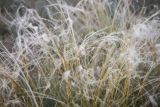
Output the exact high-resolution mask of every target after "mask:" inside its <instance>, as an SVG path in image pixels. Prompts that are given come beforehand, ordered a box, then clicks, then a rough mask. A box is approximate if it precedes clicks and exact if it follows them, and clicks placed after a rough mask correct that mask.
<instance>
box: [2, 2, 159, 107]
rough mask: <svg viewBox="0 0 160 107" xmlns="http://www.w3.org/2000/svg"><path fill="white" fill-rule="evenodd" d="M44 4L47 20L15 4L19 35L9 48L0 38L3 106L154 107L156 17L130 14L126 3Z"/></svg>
mask: <svg viewBox="0 0 160 107" xmlns="http://www.w3.org/2000/svg"><path fill="white" fill-rule="evenodd" d="M48 2H49V5H46V7H45V8H46V11H47V15H48V19H45V18H42V17H40V16H39V15H38V13H37V12H36V10H33V9H28V8H26V7H25V6H20V7H19V8H18V9H17V12H16V15H15V18H13V20H8V22H9V25H10V26H12V27H13V28H14V29H13V30H14V32H15V33H13V35H15V36H16V39H15V43H14V46H13V48H12V52H10V51H8V49H7V48H6V47H5V46H4V45H3V44H2V43H1V45H2V47H3V51H2V52H1V53H0V56H1V66H0V69H1V70H0V76H1V78H0V84H1V85H0V86H1V87H0V93H1V94H0V104H1V106H4V107H5V106H6V107H7V106H11V107H12V106H13V107H14V106H16V107H17V106H18V107H55V106H58V107H59V106H60V107H66V106H67V107H72V106H73V107H92V106H93V107H105V106H109V107H113V106H115V107H119V106H120V107H121V106H122V107H125V106H126V107H127V106H133V107H134V106H155V107H158V106H159V103H158V101H159V80H160V79H159V58H158V56H159V36H160V35H159V34H160V33H159V30H160V29H159V24H158V23H159V20H157V19H154V17H153V16H155V14H154V15H152V18H151V17H149V18H147V19H146V18H144V17H142V16H136V15H134V14H132V13H131V12H130V9H129V6H130V5H131V2H130V1H128V0H124V1H123V0H122V1H121V0H120V1H116V0H115V1H111V0H103V1H100V0H90V1H88V0H81V1H79V2H78V3H77V4H76V5H75V6H72V5H68V4H67V3H65V2H64V1H58V0H57V1H55V0H53V1H52V0H48ZM21 11H23V12H22V13H21ZM6 20H7V19H6ZM137 20H138V21H137Z"/></svg>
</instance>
